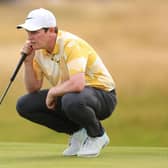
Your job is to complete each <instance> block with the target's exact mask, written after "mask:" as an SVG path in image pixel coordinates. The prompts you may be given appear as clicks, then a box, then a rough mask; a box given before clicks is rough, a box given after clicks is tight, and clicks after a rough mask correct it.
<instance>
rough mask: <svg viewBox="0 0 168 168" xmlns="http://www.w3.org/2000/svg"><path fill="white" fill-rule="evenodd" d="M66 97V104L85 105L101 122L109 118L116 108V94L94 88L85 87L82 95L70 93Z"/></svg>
mask: <svg viewBox="0 0 168 168" xmlns="http://www.w3.org/2000/svg"><path fill="white" fill-rule="evenodd" d="M66 96H67V97H66V104H70V103H72V102H75V103H73V104H83V105H85V106H86V108H88V107H89V108H91V109H92V110H93V111H94V112H95V114H96V116H97V118H98V119H100V120H103V119H105V118H107V117H109V116H110V115H111V114H112V112H113V111H114V109H115V106H116V95H115V93H114V92H107V91H103V90H100V89H96V88H92V87H85V88H84V90H83V91H82V92H80V93H70V94H69V95H66ZM64 102H65V101H64ZM77 107H78V106H77ZM79 107H80V105H79ZM79 111H80V109H79Z"/></svg>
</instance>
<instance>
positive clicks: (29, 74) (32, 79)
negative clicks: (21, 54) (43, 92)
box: [24, 62, 42, 93]
mask: <svg viewBox="0 0 168 168" xmlns="http://www.w3.org/2000/svg"><path fill="white" fill-rule="evenodd" d="M32 64H33V63H32V62H25V63H24V83H25V87H26V90H27V91H28V92H29V93H30V92H34V91H37V90H39V89H40V88H41V85H42V81H39V80H37V79H36V76H35V72H34V70H33V65H32Z"/></svg>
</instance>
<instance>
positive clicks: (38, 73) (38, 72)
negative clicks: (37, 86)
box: [33, 59, 44, 80]
mask: <svg viewBox="0 0 168 168" xmlns="http://www.w3.org/2000/svg"><path fill="white" fill-rule="evenodd" d="M33 69H34V72H35V75H36V79H37V80H42V79H43V76H44V75H43V72H42V70H41V68H40V66H39V64H38V63H37V61H36V59H34V60H33Z"/></svg>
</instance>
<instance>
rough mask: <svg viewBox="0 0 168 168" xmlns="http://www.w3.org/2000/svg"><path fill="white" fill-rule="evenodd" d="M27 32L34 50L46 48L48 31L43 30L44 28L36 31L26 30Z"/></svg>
mask: <svg viewBox="0 0 168 168" xmlns="http://www.w3.org/2000/svg"><path fill="white" fill-rule="evenodd" d="M27 34H28V40H29V41H30V42H31V44H32V47H33V49H34V50H37V49H45V48H46V44H47V41H48V31H46V32H45V30H44V29H40V30H37V31H27Z"/></svg>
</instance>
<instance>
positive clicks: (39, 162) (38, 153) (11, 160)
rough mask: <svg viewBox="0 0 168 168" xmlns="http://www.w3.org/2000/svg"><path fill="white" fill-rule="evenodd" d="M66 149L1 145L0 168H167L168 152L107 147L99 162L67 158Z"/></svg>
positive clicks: (10, 144) (54, 145) (142, 148)
mask: <svg viewBox="0 0 168 168" xmlns="http://www.w3.org/2000/svg"><path fill="white" fill-rule="evenodd" d="M65 147H66V146H65V145H61V144H45V143H0V168H23V167H24V168H37V167H38V166H39V167H40V168H47V167H49V168H55V167H59V168H62V167H64V168H66V167H68V168H79V167H80V168H83V167H86V166H87V168H90V167H96V168H100V167H101V168H102V167H105V168H106V167H109V168H112V167H115V168H123V167H125V168H127V167H128V168H135V167H136V168H141V167H143V168H160V167H161V168H166V167H168V148H158V147H156V148H154V147H112V146H109V147H106V148H104V149H103V150H102V152H101V155H100V156H99V157H97V158H79V157H63V156H62V151H63V150H64V148H65Z"/></svg>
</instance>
